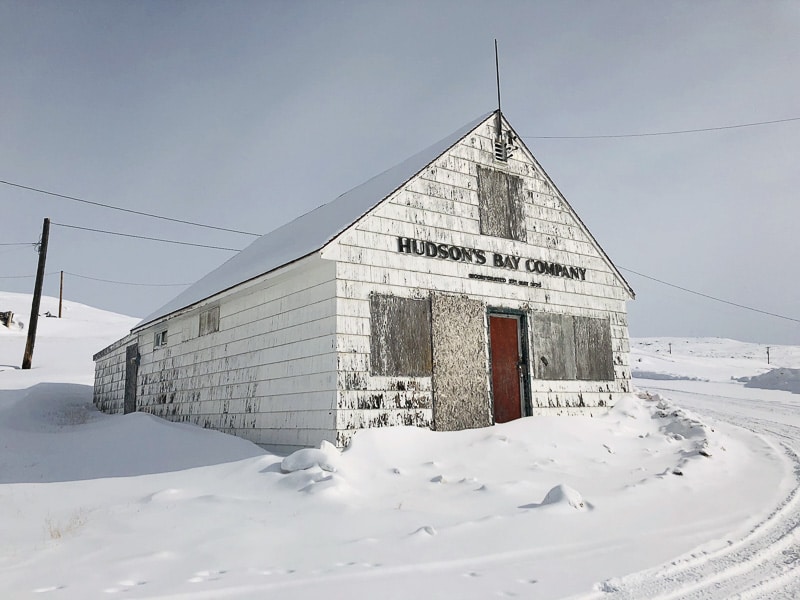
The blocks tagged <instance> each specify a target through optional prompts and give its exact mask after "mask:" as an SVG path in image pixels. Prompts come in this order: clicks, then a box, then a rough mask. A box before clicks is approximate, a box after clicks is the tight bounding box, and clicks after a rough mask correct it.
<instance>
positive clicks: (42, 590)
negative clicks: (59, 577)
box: [33, 585, 66, 594]
mask: <svg viewBox="0 0 800 600" xmlns="http://www.w3.org/2000/svg"><path fill="white" fill-rule="evenodd" d="M65 587H66V586H63V585H49V586H47V587H40V588H36V589H35V590H33V593H34V594H46V593H47V592H55V591H58V590H63V589H64V588H65Z"/></svg>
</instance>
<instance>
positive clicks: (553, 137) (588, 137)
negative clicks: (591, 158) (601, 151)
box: [520, 117, 800, 140]
mask: <svg viewBox="0 0 800 600" xmlns="http://www.w3.org/2000/svg"><path fill="white" fill-rule="evenodd" d="M790 121H800V117H789V118H788V119H775V120H774V121H756V122H754V123H739V124H737V125H722V126H720V127H701V128H699V129H678V130H675V131H651V132H647V133H619V134H611V135H522V136H520V137H523V138H525V139H529V140H596V139H609V138H635V137H653V136H657V135H679V134H683V133H702V132H705V131H723V130H725V129H740V128H742V127H758V126H760V125H773V124H775V123H788V122H790Z"/></svg>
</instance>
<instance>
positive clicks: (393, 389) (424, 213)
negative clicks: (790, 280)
mask: <svg viewBox="0 0 800 600" xmlns="http://www.w3.org/2000/svg"><path fill="white" fill-rule="evenodd" d="M493 124H494V120H493V119H491V120H488V121H487V122H486V123H485V124H484V125H482V126H481V127H480V128H479V129H478V130H476V132H475V133H474V134H471V135H469V136H467V137H466V138H465V139H464V140H463V141H462V142H460V143H458V144H456V146H454V147H453V148H452V149H451V150H450V151H449V152H447V153H446V154H445V155H443V156H442V157H441V158H439V159H438V160H436V161H435V162H434V163H433V164H432V165H430V166H429V167H428V168H426V169H424V171H422V172H421V173H420V174H419V175H418V176H416V177H414V178H413V179H412V180H411V181H409V182H408V183H407V184H406V185H405V186H403V187H402V188H401V189H400V190H398V191H396V192H395V193H394V194H393V195H392V196H391V197H390V198H389V199H388V200H387V201H385V202H383V203H382V204H380V205H379V206H377V207H376V208H375V209H373V210H372V211H371V212H370V213H369V214H368V215H367V216H366V217H364V218H362V219H361V220H360V221H359V222H357V223H356V225H355V226H353V227H352V228H350V230H348V231H346V232H345V233H343V234H342V235H341V236H340V237H339V238H338V239H337V240H336V241H335V243H333V244H331V245H329V246H328V247H327V248H326V249H324V250H323V253H322V256H323V258H330V259H332V260H336V261H337V269H336V275H337V279H338V284H337V287H336V294H337V297H338V305H337V315H338V324H337V330H338V332H339V335H338V337H337V344H336V347H337V352H338V362H339V370H340V371H339V399H338V404H339V409H340V411H339V416H338V419H337V429H338V431H339V434H338V441H339V443H340V444H344V443H347V441H348V440H349V438H350V436H351V435H352V432H353V431H354V430H355V429H356V428H359V427H364V426H375V425H385V424H388V425H392V424H414V425H422V426H427V425H429V424H430V423H431V418H432V414H431V405H432V398H431V378H430V377H418V378H410V379H409V378H399V379H398V378H386V377H373V376H370V373H369V365H370V362H369V352H370V348H369V341H370V337H369V336H370V314H369V295H370V294H371V293H373V292H377V293H381V294H394V295H398V296H405V297H417V298H424V297H429V296H430V295H431V293H432V292H433V291H443V292H446V293H449V294H457V295H458V294H463V295H465V296H467V297H469V298H471V299H474V300H479V301H481V302H482V303H483V304H484V305H485V306H486V307H502V308H506V309H517V310H522V311H525V312H526V313H527V314H528V316H529V319H530V318H535V315H536V313H537V312H538V311H543V312H548V313H563V314H570V315H575V316H583V317H594V318H601V319H606V320H609V321H610V325H611V338H612V347H613V362H614V368H615V380H614V381H598V382H592V381H541V380H536V379H532V381H531V396H532V397H531V401H532V407H533V412H534V414H542V413H547V414H554V413H555V414H562V413H574V412H576V411H577V409H579V408H580V409H581V410H584V412H587V411H588V412H591V407H603V406H606V405H608V404H609V403H613V399H614V394H615V393H620V392H625V391H628V389H629V380H630V369H629V365H628V350H629V347H628V331H627V319H626V307H625V301H626V300H627V299H629V293H628V290H627V289H626V287H625V286H624V284H623V282H622V281H621V280H620V278H619V277H618V276H617V274H616V273H615V272H614V270H613V269H612V267H611V266H610V263H609V261H608V259H607V258H606V257H605V256H604V255H603V254H602V251H600V250H599V249H598V247H597V245H596V243H595V242H594V241H593V240H592V238H591V236H590V234H588V232H587V230H586V228H585V227H584V226H583V225H582V224H581V223H580V221H579V219H577V218H576V216H575V214H574V212H573V211H572V209H571V208H570V207H569V206H568V205H567V204H566V202H565V201H564V200H563V198H562V196H561V195H560V193H559V192H558V190H557V189H556V188H555V187H554V186H553V184H552V182H551V181H550V180H549V179H548V178H547V176H546V174H545V173H544V172H543V171H542V169H541V167H540V166H539V165H538V164H537V163H536V162H535V160H534V159H533V157H532V156H530V155H528V154H527V153H526V152H525V151H524V150H523V149H520V150H518V151H517V152H516V154H515V156H514V157H513V158H512V159H510V160H509V161H508V163H507V164H504V163H501V162H498V161H496V160H495V159H494V156H493V133H494V126H493ZM478 165H482V166H485V167H489V168H493V169H498V170H504V171H506V172H508V173H511V174H513V175H516V176H519V177H521V178H522V180H523V198H524V211H525V239H526V242H520V241H514V240H510V239H506V238H501V237H492V236H487V235H482V234H481V233H480V215H479V202H478V190H477V188H478V184H477V177H478V175H477V171H478ZM398 236H402V237H409V238H415V239H419V240H429V241H432V242H435V243H445V244H450V245H456V246H463V247H467V248H479V249H483V250H485V251H487V256H490V253H493V252H497V253H500V254H505V255H514V256H522V257H529V258H533V259H539V260H544V261H549V262H558V263H562V264H566V265H573V266H576V267H581V268H584V269H586V273H585V280H579V279H567V278H563V277H553V276H548V275H539V274H536V273H529V272H526V271H525V269H524V267H522V265H520V266H521V268H520V269H519V270H512V269H504V268H501V267H494V266H492V261H491V258H490V259H489V261H488V262H487V264H486V265H477V264H470V263H465V262H456V261H453V260H442V259H438V258H426V257H421V256H415V255H412V254H405V253H400V252H398V241H397V238H398ZM523 260H524V259H523ZM470 274H473V275H476V274H477V275H486V276H495V277H498V276H499V277H504V278H507V279H517V280H525V281H528V282H536V283H538V284H540V285H541V287H540V288H537V287H527V286H525V287H523V286H520V285H515V284H511V283H498V282H493V281H484V280H480V279H474V278H470ZM531 350H532V352H531V356H533V355H534V351H535V349H533V348H532V347H531ZM487 360H488V359H487ZM485 368H486V369H487V370H488V362H487V364H486V365H485ZM529 371H530V373H534V369H533V368H532V366H531V367H530V368H529ZM487 401H488V399H487Z"/></svg>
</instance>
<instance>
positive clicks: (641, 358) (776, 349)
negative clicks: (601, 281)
mask: <svg viewBox="0 0 800 600" xmlns="http://www.w3.org/2000/svg"><path fill="white" fill-rule="evenodd" d="M769 348H770V362H769V364H768V363H767V346H766V345H765V344H754V343H749V342H739V341H736V340H729V339H725V338H634V339H631V370H632V372H633V376H634V377H635V378H640V379H647V378H648V376H649V375H652V374H657V375H661V376H665V377H664V378H668V377H670V378H675V379H693V378H697V379H706V380H709V381H729V380H730V379H731V378H739V377H752V376H754V375H760V374H762V373H766V372H767V371H770V370H771V369H773V368H775V367H787V368H800V346H778V345H774V346H770V347H769Z"/></svg>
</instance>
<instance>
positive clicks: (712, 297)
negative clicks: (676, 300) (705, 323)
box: [617, 265, 800, 323]
mask: <svg viewBox="0 0 800 600" xmlns="http://www.w3.org/2000/svg"><path fill="white" fill-rule="evenodd" d="M617 268H619V269H622V270H623V271H628V272H629V273H633V274H634V275H638V276H639V277H644V278H645V279H649V280H651V281H655V282H657V283H660V284H662V285H666V286H669V287H671V288H675V289H678V290H681V291H684V292H688V293H690V294H694V295H695V296H702V297H703V298H708V299H709V300H714V301H715V302H722V303H723V304H729V305H731V306H735V307H737V308H743V309H745V310H751V311H753V312H757V313H761V314H762V315H769V316H771V317H777V318H779V319H785V320H787V321H794V322H795V323H800V319H795V318H794V317H787V316H785V315H779V314H777V313H773V312H769V311H766V310H761V309H760V308H753V307H752V306H745V305H744V304H737V303H736V302H731V301H730V300H723V299H722V298H717V297H715V296H709V295H708V294H703V293H702V292H696V291H694V290H690V289H689V288H685V287H681V286H679V285H675V284H674V283H669V282H667V281H662V280H661V279H656V278H655V277H650V275H645V274H644V273H639V272H638V271H634V270H633V269H627V268H625V267H621V266H619V265H617Z"/></svg>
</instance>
